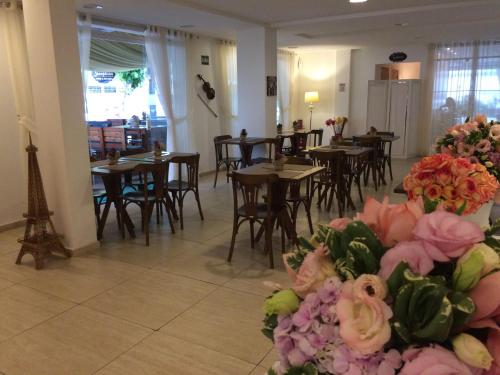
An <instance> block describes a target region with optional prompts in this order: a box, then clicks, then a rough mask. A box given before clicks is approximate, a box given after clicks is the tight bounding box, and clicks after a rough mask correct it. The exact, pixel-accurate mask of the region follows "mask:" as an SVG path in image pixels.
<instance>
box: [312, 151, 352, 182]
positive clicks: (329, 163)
mask: <svg viewBox="0 0 500 375" xmlns="http://www.w3.org/2000/svg"><path fill="white" fill-rule="evenodd" d="M311 159H312V160H313V163H314V165H315V166H317V167H325V169H324V170H322V171H321V172H320V173H319V177H320V180H323V181H328V180H329V181H331V182H332V183H337V182H340V180H341V179H342V176H343V173H344V169H345V166H344V162H345V151H344V150H326V151H319V150H313V151H311Z"/></svg>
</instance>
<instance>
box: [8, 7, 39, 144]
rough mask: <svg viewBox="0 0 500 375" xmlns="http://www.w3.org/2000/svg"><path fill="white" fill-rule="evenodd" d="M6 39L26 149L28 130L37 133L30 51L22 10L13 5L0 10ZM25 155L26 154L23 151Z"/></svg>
mask: <svg viewBox="0 0 500 375" xmlns="http://www.w3.org/2000/svg"><path fill="white" fill-rule="evenodd" d="M2 35H3V36H4V38H5V45H6V46H7V55H8V59H9V67H8V68H9V70H10V75H11V78H12V87H13V89H14V97H15V100H16V111H17V118H18V123H19V125H20V126H21V127H22V128H23V129H25V130H26V131H23V132H22V133H23V137H21V142H23V147H22V148H21V149H22V150H24V146H25V145H26V141H27V136H26V135H27V131H31V132H32V133H36V130H35V127H34V108H33V93H32V90H31V79H30V71H29V65H28V51H27V47H26V37H25V33H24V20H23V14H22V11H21V10H20V9H19V8H18V7H17V6H16V2H15V1H13V2H11V5H10V7H9V8H0V36H2ZM23 153H24V151H23Z"/></svg>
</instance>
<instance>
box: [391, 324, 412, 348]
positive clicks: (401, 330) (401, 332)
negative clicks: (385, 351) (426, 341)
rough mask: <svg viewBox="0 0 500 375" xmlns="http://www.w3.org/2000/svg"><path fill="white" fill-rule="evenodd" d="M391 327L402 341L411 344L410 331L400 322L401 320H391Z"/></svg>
mask: <svg viewBox="0 0 500 375" xmlns="http://www.w3.org/2000/svg"><path fill="white" fill-rule="evenodd" d="M392 328H393V330H394V331H395V332H396V333H397V335H398V336H399V337H400V338H401V339H402V340H403V341H404V342H406V343H407V344H411V335H410V331H408V328H406V327H405V326H404V325H403V324H401V322H399V321H395V322H393V324H392Z"/></svg>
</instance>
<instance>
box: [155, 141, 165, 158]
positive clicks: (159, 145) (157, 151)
mask: <svg viewBox="0 0 500 375" xmlns="http://www.w3.org/2000/svg"><path fill="white" fill-rule="evenodd" d="M163 150H165V146H163V144H162V143H161V142H160V141H155V143H154V151H153V154H154V157H155V159H161V156H162V152H163Z"/></svg>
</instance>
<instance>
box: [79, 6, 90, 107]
mask: <svg viewBox="0 0 500 375" xmlns="http://www.w3.org/2000/svg"><path fill="white" fill-rule="evenodd" d="M91 41H92V19H91V16H90V15H89V14H85V15H84V16H83V18H79V20H78V48H79V50H80V69H81V73H82V86H83V99H84V102H85V113H87V95H86V93H87V83H88V82H87V76H86V72H87V71H88V70H89V66H90V44H91Z"/></svg>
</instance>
